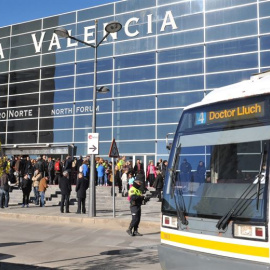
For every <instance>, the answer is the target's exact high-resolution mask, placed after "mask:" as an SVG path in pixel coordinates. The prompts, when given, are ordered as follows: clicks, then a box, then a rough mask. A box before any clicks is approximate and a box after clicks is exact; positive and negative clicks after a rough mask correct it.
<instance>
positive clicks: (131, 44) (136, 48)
mask: <svg viewBox="0 0 270 270" xmlns="http://www.w3.org/2000/svg"><path fill="white" fill-rule="evenodd" d="M155 49H156V38H155V37H148V38H146V39H144V41H143V42H142V40H141V39H132V40H128V41H124V42H118V43H116V44H115V54H118V55H121V54H128V53H135V52H143V51H151V50H155Z"/></svg>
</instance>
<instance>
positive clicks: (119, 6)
mask: <svg viewBox="0 0 270 270" xmlns="http://www.w3.org/2000/svg"><path fill="white" fill-rule="evenodd" d="M115 5H116V6H115V9H116V13H123V12H126V11H133V10H137V9H143V8H147V7H152V6H155V5H156V0H147V1H145V0H129V1H123V2H122V1H121V2H119V3H116V4H115Z"/></svg>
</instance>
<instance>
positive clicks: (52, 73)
mask: <svg viewBox="0 0 270 270" xmlns="http://www.w3.org/2000/svg"><path fill="white" fill-rule="evenodd" d="M68 75H74V64H68V65H60V66H53V67H47V68H43V69H42V70H41V77H42V78H43V79H44V78H50V77H61V76H68Z"/></svg>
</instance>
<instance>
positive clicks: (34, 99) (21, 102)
mask: <svg viewBox="0 0 270 270" xmlns="http://www.w3.org/2000/svg"><path fill="white" fill-rule="evenodd" d="M0 101H1V99H0ZM38 103H39V95H38V94H28V95H27V98H22V96H9V107H19V106H30V105H36V104H38ZM2 105H3V104H2ZM1 107H6V106H1Z"/></svg>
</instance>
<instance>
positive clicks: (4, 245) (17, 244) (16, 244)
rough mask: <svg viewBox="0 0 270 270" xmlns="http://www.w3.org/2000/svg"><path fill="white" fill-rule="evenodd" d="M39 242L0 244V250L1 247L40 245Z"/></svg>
mask: <svg viewBox="0 0 270 270" xmlns="http://www.w3.org/2000/svg"><path fill="white" fill-rule="evenodd" d="M41 242H42V241H30V242H9V243H0V248H1V247H10V246H19V245H26V244H34V243H41ZM0 256H1V254H0ZM0 269H1V268H0Z"/></svg>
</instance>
